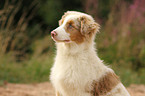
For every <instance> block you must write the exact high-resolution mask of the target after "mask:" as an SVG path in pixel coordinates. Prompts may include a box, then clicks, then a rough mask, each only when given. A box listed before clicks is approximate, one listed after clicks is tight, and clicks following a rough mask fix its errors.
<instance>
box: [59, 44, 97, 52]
mask: <svg viewBox="0 0 145 96" xmlns="http://www.w3.org/2000/svg"><path fill="white" fill-rule="evenodd" d="M56 45H57V53H58V54H59V53H61V54H64V55H76V54H81V53H83V54H84V52H94V51H95V47H94V45H95V43H94V42H92V43H87V42H83V43H82V44H76V43H57V44H56Z"/></svg>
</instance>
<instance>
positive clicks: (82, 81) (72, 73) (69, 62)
mask: <svg viewBox="0 0 145 96" xmlns="http://www.w3.org/2000/svg"><path fill="white" fill-rule="evenodd" d="M86 69H87V70H86ZM92 69H93V66H90V65H88V60H87V59H83V58H79V59H78V58H68V59H65V60H63V59H58V60H57V58H56V62H55V65H54V66H53V68H52V75H53V76H52V80H53V81H52V82H54V85H55V86H56V88H58V90H60V89H61V90H62V89H63V90H65V91H67V92H68V91H69V90H71V91H75V89H78V88H80V89H82V90H85V88H86V87H89V86H88V85H89V83H90V82H91V81H93V80H94V79H95V76H93V73H95V72H94V70H92ZM91 73H92V74H91Z"/></svg>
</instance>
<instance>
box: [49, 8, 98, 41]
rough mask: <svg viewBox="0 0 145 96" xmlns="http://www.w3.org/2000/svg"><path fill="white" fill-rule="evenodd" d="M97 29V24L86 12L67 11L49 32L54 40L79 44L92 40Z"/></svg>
mask: <svg viewBox="0 0 145 96" xmlns="http://www.w3.org/2000/svg"><path fill="white" fill-rule="evenodd" d="M98 30H99V24H97V23H96V22H95V20H94V19H93V18H92V17H91V16H90V15H87V14H84V13H80V12H75V11H68V12H66V13H65V14H64V15H63V16H62V19H61V20H60V21H59V27H58V28H56V29H55V30H53V31H52V32H51V36H52V38H53V40H54V41H56V42H64V43H72V42H75V43H77V44H81V43H83V42H88V41H90V40H92V38H93V37H94V36H95V34H96V33H97V32H98Z"/></svg>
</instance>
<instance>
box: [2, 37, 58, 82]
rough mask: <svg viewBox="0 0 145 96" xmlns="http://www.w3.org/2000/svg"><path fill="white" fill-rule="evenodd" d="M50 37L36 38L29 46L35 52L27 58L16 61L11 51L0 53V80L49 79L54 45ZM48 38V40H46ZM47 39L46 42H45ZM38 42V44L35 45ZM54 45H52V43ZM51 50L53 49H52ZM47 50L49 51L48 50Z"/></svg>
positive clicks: (36, 80)
mask: <svg viewBox="0 0 145 96" xmlns="http://www.w3.org/2000/svg"><path fill="white" fill-rule="evenodd" d="M49 39H50V37H46V38H43V39H41V40H37V41H36V42H34V43H33V45H32V46H31V47H32V49H33V50H35V52H33V54H32V55H31V56H30V58H29V59H27V60H24V61H21V62H20V61H16V60H15V56H13V53H12V52H11V53H8V54H4V55H2V54H1V55H0V82H1V84H2V83H3V82H12V83H35V82H43V81H49V74H50V68H51V66H52V64H53V60H54V59H53V58H54V54H53V52H54V50H55V48H54V47H47V48H48V49H46V46H51V44H52V43H54V42H52V41H51V40H49ZM48 40H49V42H48ZM45 41H47V42H45ZM37 44H38V46H36V45H37ZM52 46H54V45H52ZM52 50H53V51H52ZM48 51H49V52H48Z"/></svg>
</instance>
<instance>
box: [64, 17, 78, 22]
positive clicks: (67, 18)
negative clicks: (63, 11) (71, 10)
mask: <svg viewBox="0 0 145 96" xmlns="http://www.w3.org/2000/svg"><path fill="white" fill-rule="evenodd" d="M77 18H79V16H78V15H68V16H67V17H66V18H65V19H64V24H66V23H67V22H68V21H69V20H73V21H75V20H77Z"/></svg>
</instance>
